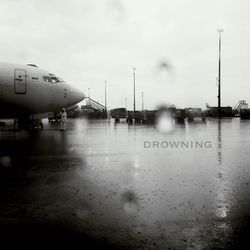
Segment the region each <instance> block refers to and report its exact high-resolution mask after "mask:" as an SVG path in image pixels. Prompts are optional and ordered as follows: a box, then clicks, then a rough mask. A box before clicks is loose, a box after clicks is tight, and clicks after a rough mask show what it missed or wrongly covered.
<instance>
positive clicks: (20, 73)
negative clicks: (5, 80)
mask: <svg viewBox="0 0 250 250" xmlns="http://www.w3.org/2000/svg"><path fill="white" fill-rule="evenodd" d="M14 81H15V93H16V94H26V70H24V69H15V80H14Z"/></svg>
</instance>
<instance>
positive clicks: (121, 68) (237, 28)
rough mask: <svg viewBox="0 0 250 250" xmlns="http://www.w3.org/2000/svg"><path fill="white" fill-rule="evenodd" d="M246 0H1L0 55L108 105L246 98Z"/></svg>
mask: <svg viewBox="0 0 250 250" xmlns="http://www.w3.org/2000/svg"><path fill="white" fill-rule="evenodd" d="M249 10H250V1H249V0H237V1H236V0H206V1H205V0H171V1H170V0H152V1H151V0H71V1H66V0H0V35H1V39H0V55H1V60H0V61H2V62H15V63H35V64H37V65H38V66H39V67H41V68H43V69H45V70H49V71H50V72H52V73H55V74H57V75H58V76H60V77H62V78H63V79H64V80H65V81H67V82H68V83H70V84H72V85H74V86H77V87H79V88H80V89H82V90H83V91H84V92H85V93H86V94H88V88H90V89H91V93H90V94H91V97H92V98H93V99H95V100H98V101H100V102H101V103H104V81H105V80H107V82H108V87H107V93H108V106H109V107H110V108H114V107H118V106H119V107H120V106H125V98H126V97H127V99H128V108H132V105H133V70H132V68H133V66H135V67H136V83H137V85H136V96H137V103H136V106H137V108H138V109H141V92H142V91H143V92H144V96H145V100H144V101H145V108H147V109H152V108H155V107H156V106H157V105H159V104H162V103H171V104H175V105H176V106H177V107H188V106H193V107H197V106H199V107H202V108H205V103H209V104H210V105H216V104H217V85H216V77H217V75H218V33H217V28H218V27H223V28H224V29H225V32H224V33H223V34H222V105H223V106H226V105H231V106H234V105H235V104H236V103H237V102H238V101H239V100H240V99H246V100H247V101H249V102H250V15H249Z"/></svg>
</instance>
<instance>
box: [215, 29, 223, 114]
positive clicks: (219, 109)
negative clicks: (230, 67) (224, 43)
mask: <svg viewBox="0 0 250 250" xmlns="http://www.w3.org/2000/svg"><path fill="white" fill-rule="evenodd" d="M217 31H218V33H219V69H218V117H219V118H220V117H221V33H222V32H223V31H224V30H223V29H222V28H219V29H217Z"/></svg>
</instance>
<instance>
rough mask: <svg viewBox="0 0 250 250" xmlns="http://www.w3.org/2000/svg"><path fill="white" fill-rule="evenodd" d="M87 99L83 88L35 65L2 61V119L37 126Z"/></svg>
mask: <svg viewBox="0 0 250 250" xmlns="http://www.w3.org/2000/svg"><path fill="white" fill-rule="evenodd" d="M84 98H85V95H84V93H83V92H82V91H80V90H78V89H77V88H75V87H73V86H70V85H69V84H68V83H66V82H65V81H64V80H62V79H61V78H60V77H57V76H56V75H54V74H51V73H49V72H48V71H45V70H42V69H40V68H38V66H36V65H35V64H26V65H25V64H24V65H23V64H12V63H0V119H15V121H17V124H18V126H19V127H27V126H28V127H30V126H34V125H35V124H37V122H40V121H41V119H43V118H50V117H53V116H54V114H55V113H58V112H60V111H61V110H62V108H66V107H70V106H73V105H74V104H76V103H78V102H80V101H82V100H83V99H84Z"/></svg>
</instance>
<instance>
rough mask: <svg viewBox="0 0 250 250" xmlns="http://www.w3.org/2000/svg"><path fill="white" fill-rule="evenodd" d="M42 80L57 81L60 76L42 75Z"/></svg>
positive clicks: (59, 80)
mask: <svg viewBox="0 0 250 250" xmlns="http://www.w3.org/2000/svg"><path fill="white" fill-rule="evenodd" d="M43 80H44V81H45V82H50V83H58V82H61V79H60V78H57V77H56V76H43Z"/></svg>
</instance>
